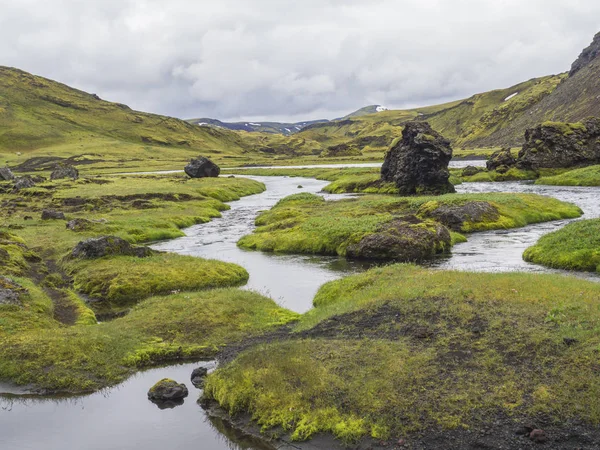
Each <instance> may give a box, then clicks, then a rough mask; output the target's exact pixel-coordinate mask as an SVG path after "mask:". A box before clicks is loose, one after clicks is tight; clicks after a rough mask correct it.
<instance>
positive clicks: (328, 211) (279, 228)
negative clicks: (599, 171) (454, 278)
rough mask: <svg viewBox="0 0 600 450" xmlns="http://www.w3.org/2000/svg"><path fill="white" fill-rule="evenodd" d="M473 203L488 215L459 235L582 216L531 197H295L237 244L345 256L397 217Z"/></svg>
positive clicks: (428, 215) (427, 216)
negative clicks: (485, 210)
mask: <svg viewBox="0 0 600 450" xmlns="http://www.w3.org/2000/svg"><path fill="white" fill-rule="evenodd" d="M473 202H478V203H479V204H481V203H485V204H487V205H488V207H489V208H490V209H489V214H482V215H480V216H478V217H476V218H474V217H467V216H465V220H464V221H463V222H462V223H461V225H460V228H459V229H456V230H455V231H458V232H473V231H483V230H491V229H505V228H514V227H520V226H524V225H527V224H529V223H536V222H543V221H548V220H556V219H560V218H566V217H578V216H580V215H581V211H580V210H579V208H577V207H576V206H574V205H570V204H566V203H563V202H560V201H558V200H555V199H552V198H549V197H542V196H538V195H530V194H464V195H456V194H452V195H444V196H440V197H411V198H403V197H395V196H363V197H360V198H355V199H348V200H342V201H330V202H326V201H325V200H323V198H322V197H319V196H316V195H311V194H296V195H293V196H290V197H287V198H285V199H283V200H281V201H280V202H279V203H278V204H277V205H275V206H274V207H273V208H272V209H271V210H270V211H267V212H264V213H262V214H261V215H259V216H258V218H257V220H256V225H257V228H256V230H255V232H254V233H253V234H251V235H248V236H244V237H243V238H242V239H241V240H240V241H239V242H238V245H239V246H241V247H243V248H248V249H255V250H262V251H272V252H289V253H312V254H324V255H340V256H345V255H346V252H347V249H348V247H349V246H351V245H353V244H357V243H358V242H360V241H361V239H362V238H364V237H365V236H367V235H369V234H373V233H375V232H377V231H378V230H379V229H380V228H381V227H382V226H383V225H385V224H388V223H390V222H392V221H393V220H395V219H397V218H400V217H403V216H407V215H416V216H417V217H418V218H420V219H422V220H425V221H426V220H433V219H436V217H437V218H438V220H442V219H441V216H442V212H443V211H445V210H444V209H441V208H446V209H448V208H450V209H451V210H452V209H456V208H461V207H463V206H465V205H466V204H468V203H473Z"/></svg>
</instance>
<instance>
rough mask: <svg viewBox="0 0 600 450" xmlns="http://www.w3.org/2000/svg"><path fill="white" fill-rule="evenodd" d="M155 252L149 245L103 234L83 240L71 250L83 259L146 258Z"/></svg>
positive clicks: (72, 253)
mask: <svg viewBox="0 0 600 450" xmlns="http://www.w3.org/2000/svg"><path fill="white" fill-rule="evenodd" d="M155 253H156V252H155V251H154V250H152V249H150V248H148V247H137V246H133V245H131V244H130V243H129V242H127V241H126V240H124V239H121V238H120V237H117V236H102V237H99V238H91V239H86V240H85V241H81V242H80V243H79V244H77V245H76V246H75V248H74V249H73V251H72V252H71V256H72V257H73V258H81V259H96V258H102V257H104V256H118V255H125V256H137V257H138V258H146V257H148V256H151V255H153V254H155Z"/></svg>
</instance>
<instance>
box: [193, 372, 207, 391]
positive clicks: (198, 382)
mask: <svg viewBox="0 0 600 450" xmlns="http://www.w3.org/2000/svg"><path fill="white" fill-rule="evenodd" d="M206 375H208V369H207V368H206V367H198V368H196V369H194V370H193V371H192V376H191V380H192V384H193V385H194V386H195V387H197V388H198V389H202V388H203V387H204V379H205V378H206Z"/></svg>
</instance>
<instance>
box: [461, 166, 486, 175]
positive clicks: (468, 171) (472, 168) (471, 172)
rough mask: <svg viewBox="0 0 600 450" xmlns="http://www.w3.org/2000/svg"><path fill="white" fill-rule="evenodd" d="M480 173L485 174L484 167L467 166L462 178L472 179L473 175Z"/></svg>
mask: <svg viewBox="0 0 600 450" xmlns="http://www.w3.org/2000/svg"><path fill="white" fill-rule="evenodd" d="M480 172H483V168H482V167H475V166H467V167H465V168H464V169H463V170H462V172H461V176H463V177H472V176H473V175H477V174H478V173H480Z"/></svg>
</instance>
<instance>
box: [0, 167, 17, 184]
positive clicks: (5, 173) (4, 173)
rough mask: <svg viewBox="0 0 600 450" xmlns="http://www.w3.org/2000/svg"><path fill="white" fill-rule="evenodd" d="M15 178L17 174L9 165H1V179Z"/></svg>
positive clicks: (9, 179)
mask: <svg viewBox="0 0 600 450" xmlns="http://www.w3.org/2000/svg"><path fill="white" fill-rule="evenodd" d="M14 179H15V176H14V175H13V173H12V171H11V170H10V169H9V168H8V167H0V181H12V180H14Z"/></svg>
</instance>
